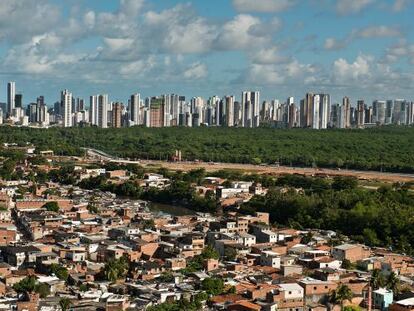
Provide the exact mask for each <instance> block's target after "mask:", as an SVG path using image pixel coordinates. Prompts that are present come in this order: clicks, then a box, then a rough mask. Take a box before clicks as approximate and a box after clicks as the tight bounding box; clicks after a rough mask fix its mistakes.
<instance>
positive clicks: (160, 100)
mask: <svg viewBox="0 0 414 311" xmlns="http://www.w3.org/2000/svg"><path fill="white" fill-rule="evenodd" d="M149 111H150V115H149V119H150V122H149V126H150V127H163V126H164V97H151V99H150V106H149Z"/></svg>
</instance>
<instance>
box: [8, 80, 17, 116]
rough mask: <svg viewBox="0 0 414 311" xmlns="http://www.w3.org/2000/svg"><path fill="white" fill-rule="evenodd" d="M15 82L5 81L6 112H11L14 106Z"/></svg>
mask: <svg viewBox="0 0 414 311" xmlns="http://www.w3.org/2000/svg"><path fill="white" fill-rule="evenodd" d="M15 96H16V83H15V82H12V81H11V82H9V83H7V113H8V114H9V115H11V114H12V111H13V109H14V108H15V99H16V97H15Z"/></svg>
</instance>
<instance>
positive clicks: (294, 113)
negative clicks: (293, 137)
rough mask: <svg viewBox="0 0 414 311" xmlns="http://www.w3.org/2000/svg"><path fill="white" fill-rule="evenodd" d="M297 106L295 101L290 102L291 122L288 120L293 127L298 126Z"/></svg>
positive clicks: (290, 126) (289, 125)
mask: <svg viewBox="0 0 414 311" xmlns="http://www.w3.org/2000/svg"><path fill="white" fill-rule="evenodd" d="M297 113H298V111H297V108H296V105H295V103H290V104H289V122H288V127H289V128H293V127H296V126H297V119H296V118H297Z"/></svg>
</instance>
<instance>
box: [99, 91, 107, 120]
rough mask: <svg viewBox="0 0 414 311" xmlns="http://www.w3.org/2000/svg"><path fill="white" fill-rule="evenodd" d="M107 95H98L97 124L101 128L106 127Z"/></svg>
mask: <svg viewBox="0 0 414 311" xmlns="http://www.w3.org/2000/svg"><path fill="white" fill-rule="evenodd" d="M108 106H109V99H108V95H107V94H104V95H98V126H99V127H101V128H107V127H108V108H109V107H108Z"/></svg>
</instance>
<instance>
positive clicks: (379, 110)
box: [372, 100, 386, 125]
mask: <svg viewBox="0 0 414 311" xmlns="http://www.w3.org/2000/svg"><path fill="white" fill-rule="evenodd" d="M385 106H386V102H385V101H382V100H376V101H374V102H373V103H372V108H373V113H374V116H373V118H374V120H373V121H374V122H375V123H377V124H380V125H384V124H385V111H386V110H385Z"/></svg>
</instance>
